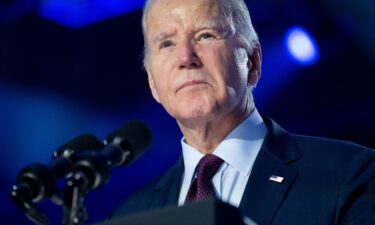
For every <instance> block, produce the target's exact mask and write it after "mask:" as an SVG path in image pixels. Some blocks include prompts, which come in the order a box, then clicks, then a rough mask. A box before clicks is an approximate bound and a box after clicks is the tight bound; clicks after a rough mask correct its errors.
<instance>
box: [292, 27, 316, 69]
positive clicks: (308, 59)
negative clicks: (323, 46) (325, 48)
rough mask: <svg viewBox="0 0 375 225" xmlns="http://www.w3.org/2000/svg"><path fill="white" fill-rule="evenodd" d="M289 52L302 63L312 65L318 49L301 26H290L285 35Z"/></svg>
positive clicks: (310, 36) (313, 40)
mask: <svg viewBox="0 0 375 225" xmlns="http://www.w3.org/2000/svg"><path fill="white" fill-rule="evenodd" d="M285 44H286V46H287V49H288V52H289V54H290V55H291V56H292V58H293V59H294V60H296V61H297V62H298V63H300V64H302V65H312V64H315V63H316V62H317V61H318V58H319V49H318V45H317V43H316V41H315V39H314V38H313V37H312V35H311V34H310V33H309V32H308V31H307V30H305V29H303V28H302V27H298V26H295V27H292V28H290V29H289V30H288V31H287V33H286V36H285Z"/></svg>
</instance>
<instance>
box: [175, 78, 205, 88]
mask: <svg viewBox="0 0 375 225" xmlns="http://www.w3.org/2000/svg"><path fill="white" fill-rule="evenodd" d="M202 84H207V82H205V81H202V80H189V81H187V82H185V83H183V84H182V85H181V86H180V87H179V88H178V89H177V91H179V90H181V89H184V88H187V87H193V86H196V85H202Z"/></svg>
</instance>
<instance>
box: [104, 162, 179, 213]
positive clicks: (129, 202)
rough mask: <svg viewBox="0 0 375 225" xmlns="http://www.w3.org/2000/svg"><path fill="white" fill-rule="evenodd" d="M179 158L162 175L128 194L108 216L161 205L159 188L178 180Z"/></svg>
mask: <svg viewBox="0 0 375 225" xmlns="http://www.w3.org/2000/svg"><path fill="white" fill-rule="evenodd" d="M181 163H182V161H181V159H180V160H178V161H177V163H176V164H174V165H173V166H172V167H170V168H169V169H168V170H167V171H166V172H164V173H163V174H162V175H160V176H158V177H156V178H154V179H153V180H152V181H150V182H148V184H147V185H145V186H144V187H143V188H141V189H140V190H139V191H137V192H135V193H134V194H132V195H131V196H129V197H128V198H127V199H125V201H123V202H122V203H121V204H120V205H119V206H118V207H116V208H115V209H114V210H113V211H112V212H111V213H110V215H109V218H110V219H111V218H115V217H119V216H124V215H128V214H132V213H136V212H141V211H146V210H150V209H153V208H157V207H161V206H163V205H164V204H165V203H163V201H162V199H163V198H164V196H163V195H160V189H162V188H163V186H167V187H168V186H170V184H171V183H173V180H176V179H177V180H178V179H179V176H181V174H180V173H181V166H182V164H181Z"/></svg>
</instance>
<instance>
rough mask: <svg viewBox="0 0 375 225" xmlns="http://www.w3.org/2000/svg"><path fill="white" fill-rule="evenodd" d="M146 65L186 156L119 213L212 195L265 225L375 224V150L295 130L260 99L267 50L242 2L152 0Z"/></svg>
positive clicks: (153, 89) (146, 22) (146, 31)
mask: <svg viewBox="0 0 375 225" xmlns="http://www.w3.org/2000/svg"><path fill="white" fill-rule="evenodd" d="M143 32H144V38H145V58H144V65H145V68H146V71H147V73H148V80H149V85H150V88H151V92H152V95H153V97H154V98H155V100H156V101H157V102H159V103H160V104H161V105H162V106H163V107H164V108H165V109H166V111H167V112H168V113H169V114H170V115H171V116H172V117H173V118H175V119H176V121H177V123H178V125H179V127H180V129H181V131H182V133H183V135H184V137H183V139H182V141H181V144H182V157H181V158H180V160H179V161H178V162H177V163H176V165H174V166H173V167H172V168H171V169H170V170H169V171H168V172H167V173H166V174H164V175H163V176H162V178H161V179H160V180H158V181H157V182H156V183H153V184H151V185H150V186H148V187H146V188H145V189H144V190H142V191H140V192H139V193H138V194H136V195H135V196H133V197H132V198H130V199H129V200H128V201H126V202H125V203H124V204H122V205H121V206H120V207H119V209H118V210H117V211H116V213H115V215H125V214H127V213H130V212H136V211H140V210H147V209H152V208H157V207H162V206H167V205H183V204H185V203H187V202H191V201H197V200H201V199H205V198H208V197H212V196H216V197H217V198H219V199H221V200H223V201H225V202H228V203H229V204H231V205H233V206H235V207H238V208H239V210H240V211H241V212H242V213H243V214H244V215H246V216H248V217H250V218H251V219H253V220H254V221H255V222H256V223H258V224H304V225H306V224H323V225H332V224H375V219H374V217H375V193H374V192H375V184H374V181H375V180H374V179H375V172H374V171H375V156H374V152H373V151H372V150H370V149H367V148H365V147H361V146H358V145H354V144H351V143H348V142H342V141H337V140H329V139H323V138H314V137H305V136H298V135H293V134H289V133H287V132H286V131H284V130H283V129H282V128H281V127H279V126H278V125H277V124H276V123H275V122H273V121H272V120H270V119H268V118H262V117H261V116H260V115H259V113H258V111H257V109H256V108H255V105H254V100H253V96H252V92H251V91H252V88H253V87H254V86H255V85H256V84H257V82H258V80H259V78H260V74H261V48H260V44H259V42H258V37H257V34H256V32H255V30H254V28H253V26H252V24H251V20H250V15H249V12H248V10H247V8H246V5H245V3H244V2H243V1H242V0H150V1H148V2H147V4H146V7H145V9H144V15H143Z"/></svg>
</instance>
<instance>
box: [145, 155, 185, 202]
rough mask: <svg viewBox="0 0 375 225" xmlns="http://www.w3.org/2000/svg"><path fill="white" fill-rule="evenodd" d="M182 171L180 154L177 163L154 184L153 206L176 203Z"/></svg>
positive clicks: (182, 164) (182, 165)
mask: <svg viewBox="0 0 375 225" xmlns="http://www.w3.org/2000/svg"><path fill="white" fill-rule="evenodd" d="M183 172H184V163H183V159H182V156H181V157H180V158H179V160H178V161H177V163H176V164H175V165H174V166H173V167H172V168H171V169H170V170H169V171H168V172H167V173H166V174H165V175H164V176H163V177H162V179H161V180H160V181H159V182H158V183H157V184H156V185H155V187H154V189H153V191H154V197H153V199H152V203H151V204H152V205H153V206H157V207H160V206H169V205H177V204H178V199H179V195H180V189H181V185H182V176H183Z"/></svg>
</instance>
